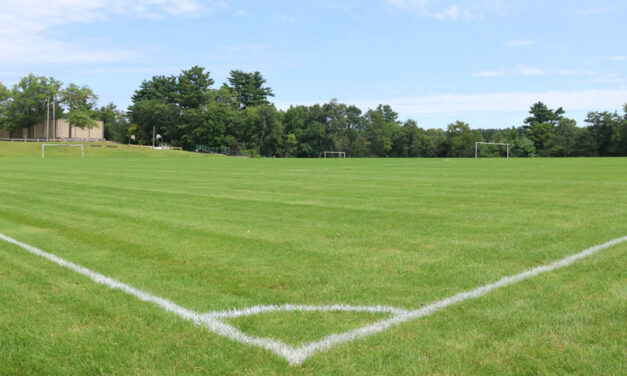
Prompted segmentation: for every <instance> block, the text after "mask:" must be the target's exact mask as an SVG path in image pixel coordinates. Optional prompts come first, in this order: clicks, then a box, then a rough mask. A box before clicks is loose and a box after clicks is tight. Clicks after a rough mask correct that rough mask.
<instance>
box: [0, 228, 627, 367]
mask: <svg viewBox="0 0 627 376" xmlns="http://www.w3.org/2000/svg"><path fill="white" fill-rule="evenodd" d="M0 239H2V240H4V241H6V242H8V243H11V244H14V245H16V246H18V247H20V248H22V249H24V250H26V251H28V252H30V253H32V254H35V255H37V256H40V257H43V258H45V259H47V260H49V261H52V262H54V263H55V264H58V265H60V266H63V267H65V268H68V269H70V270H73V271H75V272H76V273H79V274H81V275H83V276H85V277H87V278H90V279H91V280H92V281H94V282H96V283H99V284H102V285H105V286H107V287H109V288H111V289H116V290H120V291H122V292H124V293H126V294H129V295H132V296H134V297H136V298H138V299H140V300H142V301H145V302H150V303H153V304H156V305H157V306H159V307H161V308H162V309H164V310H165V311H167V312H171V313H174V314H176V315H177V316H179V317H181V318H182V319H184V320H187V321H191V322H193V323H194V324H196V325H198V326H202V327H205V328H206V329H208V330H209V331H211V332H213V333H216V334H218V335H220V336H223V337H226V338H229V339H231V340H234V341H238V342H241V343H244V344H247V345H252V346H258V347H261V348H263V349H266V350H270V351H272V352H274V353H276V354H278V355H280V356H282V357H283V358H285V359H286V360H287V361H288V362H289V364H291V365H298V364H301V363H303V362H304V361H305V360H306V359H307V358H308V357H310V356H311V355H313V354H314V353H316V352H318V351H323V350H328V349H330V348H331V347H333V346H336V345H339V344H342V343H346V342H350V341H354V340H356V339H359V338H363V337H367V336H370V335H373V334H376V333H379V332H381V331H384V330H386V329H389V328H391V327H393V326H396V325H399V324H402V323H404V322H407V321H411V320H415V319H418V318H421V317H425V316H429V315H431V314H433V313H435V312H437V311H439V310H441V309H444V308H446V307H448V306H450V305H453V304H457V303H461V302H463V301H465V300H468V299H475V298H479V297H481V296H483V295H485V294H487V293H489V292H490V291H492V290H495V289H498V288H501V287H505V286H509V285H511V284H514V283H518V282H521V281H523V280H525V279H527V278H531V277H533V276H536V275H538V274H542V273H546V272H550V271H552V270H555V269H559V268H563V267H565V266H568V265H571V264H572V263H574V262H575V261H577V260H580V259H583V258H586V257H589V256H591V255H593V254H595V253H597V252H599V251H601V250H603V249H606V248H609V247H611V246H614V245H617V244H619V243H623V242H625V241H627V236H624V237H622V238H618V239H614V240H611V241H609V242H607V243H603V244H599V245H595V246H593V247H590V248H588V249H585V250H583V251H581V252H579V253H577V254H574V255H571V256H568V257H566V258H563V259H561V260H558V261H555V262H553V263H551V264H548V265H544V266H538V267H535V268H532V269H529V270H527V271H525V272H523V273H520V274H516V275H513V276H508V277H503V278H501V279H500V280H498V281H497V282H494V283H490V284H487V285H484V286H480V287H477V288H475V289H472V290H469V291H465V292H461V293H459V294H456V295H453V296H451V297H449V298H446V299H443V300H440V301H437V302H435V303H431V304H429V305H426V306H424V307H421V308H419V309H416V310H405V309H400V308H394V307H385V306H351V305H342V304H337V305H327V306H310V305H292V304H285V305H269V306H254V307H249V308H243V309H233V310H226V311H217V312H210V313H205V314H202V313H198V312H195V311H192V310H189V309H186V308H183V307H181V306H179V305H177V304H175V303H173V302H171V301H170V300H168V299H164V298H161V297H158V296H155V295H152V294H150V293H147V292H145V291H142V290H139V289H137V288H135V287H132V286H130V285H127V284H125V283H122V282H120V281H117V280H115V279H113V278H110V277H107V276H104V275H102V274H100V273H96V272H94V271H92V270H90V269H87V268H85V267H83V266H80V265H77V264H74V263H72V262H69V261H66V260H64V259H62V258H60V257H58V256H55V255H53V254H51V253H48V252H44V251H42V250H40V249H38V248H36V247H33V246H31V245H28V244H25V243H22V242H20V241H17V240H15V239H13V238H11V237H8V236H6V235H4V234H0ZM293 311H299V312H313V311H320V312H331V311H344V312H368V313H386V314H390V315H391V317H389V318H386V319H383V320H380V321H377V322H375V323H373V324H370V325H366V326H363V327H360V328H357V329H354V330H351V331H348V332H344V333H337V334H331V335H329V336H326V337H324V338H322V339H321V340H319V341H314V342H310V343H305V344H301V345H299V346H290V345H287V344H285V343H283V342H281V341H277V340H274V339H272V338H261V337H253V336H249V335H247V334H245V333H243V332H241V331H240V330H238V329H237V328H235V327H234V326H232V325H229V324H227V323H225V322H224V321H223V320H225V319H231V318H236V317H241V316H249V315H257V314H260V313H268V312H293Z"/></svg>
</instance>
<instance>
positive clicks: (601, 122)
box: [585, 111, 624, 156]
mask: <svg viewBox="0 0 627 376" xmlns="http://www.w3.org/2000/svg"><path fill="white" fill-rule="evenodd" d="M585 121H586V123H589V124H590V126H589V129H590V132H591V134H592V136H593V137H594V142H595V149H596V155H599V156H610V155H619V154H620V150H619V149H620V147H618V148H616V147H614V145H613V144H614V140H615V139H616V138H617V135H618V134H620V128H621V125H622V123H623V121H624V119H623V117H622V116H620V115H619V114H618V113H616V112H608V111H604V112H589V113H588V116H587V117H586V120H585Z"/></svg>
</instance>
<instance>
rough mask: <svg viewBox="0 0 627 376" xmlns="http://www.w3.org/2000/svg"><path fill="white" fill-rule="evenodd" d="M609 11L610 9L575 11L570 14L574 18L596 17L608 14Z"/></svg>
mask: <svg viewBox="0 0 627 376" xmlns="http://www.w3.org/2000/svg"><path fill="white" fill-rule="evenodd" d="M611 10H612V9H611V8H588V9H575V10H573V11H571V14H573V15H576V16H598V15H601V14H606V13H609V12H610V11H611Z"/></svg>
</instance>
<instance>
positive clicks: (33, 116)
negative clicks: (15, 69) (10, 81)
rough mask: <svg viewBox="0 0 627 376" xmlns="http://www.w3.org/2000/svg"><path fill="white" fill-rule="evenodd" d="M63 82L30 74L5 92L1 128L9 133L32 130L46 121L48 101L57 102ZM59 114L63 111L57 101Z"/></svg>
mask: <svg viewBox="0 0 627 376" xmlns="http://www.w3.org/2000/svg"><path fill="white" fill-rule="evenodd" d="M61 85H62V84H61V82H60V81H57V80H55V79H54V78H52V77H50V78H48V77H45V76H36V75H34V74H29V75H28V76H26V77H23V78H22V79H20V81H19V82H18V83H17V84H15V85H13V88H12V89H11V90H10V91H8V90H6V88H5V89H4V90H3V92H4V93H3V94H1V95H3V96H4V97H5V99H4V100H3V101H2V105H1V106H0V111H1V112H0V126H2V127H3V128H4V129H6V130H9V131H14V130H17V129H21V128H29V129H30V128H32V127H33V126H35V125H37V124H42V123H43V122H44V121H45V119H46V109H47V100H48V99H50V100H55V98H57V97H58V94H59V92H60V89H61ZM55 110H56V112H57V114H59V115H60V114H61V113H62V111H63V109H62V107H61V106H60V104H59V103H58V101H56V108H55Z"/></svg>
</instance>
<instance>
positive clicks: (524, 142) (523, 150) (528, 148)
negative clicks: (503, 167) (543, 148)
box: [513, 135, 536, 157]
mask: <svg viewBox="0 0 627 376" xmlns="http://www.w3.org/2000/svg"><path fill="white" fill-rule="evenodd" d="M513 154H514V155H515V156H517V157H535V156H536V147H535V146H534V144H533V141H531V140H530V139H528V138H527V137H525V136H524V135H522V136H520V137H519V138H517V139H516V142H515V143H514V149H513Z"/></svg>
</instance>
